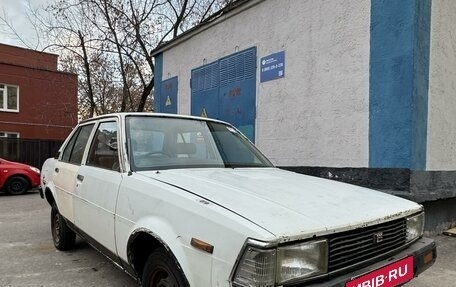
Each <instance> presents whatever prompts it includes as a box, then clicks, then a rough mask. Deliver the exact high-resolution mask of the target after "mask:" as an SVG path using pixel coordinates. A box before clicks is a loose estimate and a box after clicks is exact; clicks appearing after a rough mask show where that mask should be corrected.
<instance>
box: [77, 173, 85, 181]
mask: <svg viewBox="0 0 456 287" xmlns="http://www.w3.org/2000/svg"><path fill="white" fill-rule="evenodd" d="M76 178H77V179H78V180H79V181H83V180H84V176H83V175H80V174H78V176H77V177H76Z"/></svg>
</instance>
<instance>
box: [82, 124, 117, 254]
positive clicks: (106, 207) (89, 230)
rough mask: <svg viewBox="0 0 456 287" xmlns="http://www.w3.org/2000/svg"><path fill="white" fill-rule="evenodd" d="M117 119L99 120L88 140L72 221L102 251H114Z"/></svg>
mask: <svg viewBox="0 0 456 287" xmlns="http://www.w3.org/2000/svg"><path fill="white" fill-rule="evenodd" d="M118 136H119V133H118V122H117V120H116V119H115V118H112V119H106V120H103V121H101V122H100V123H99V124H98V126H97V128H96V131H95V134H94V136H93V138H92V142H91V144H90V149H89V152H88V155H87V160H86V163H85V164H83V165H82V166H81V168H80V169H79V170H78V175H77V188H76V194H75V201H74V213H75V214H74V216H75V224H76V226H77V227H78V228H79V229H81V231H82V232H84V233H85V234H86V235H88V236H89V237H90V238H89V239H92V240H94V241H93V242H92V244H94V245H96V247H97V248H99V249H102V251H106V250H105V248H106V249H108V251H109V252H110V253H112V254H115V253H116V245H115V240H114V219H115V208H116V200H117V192H118V189H119V186H120V183H121V181H122V173H121V172H120V171H121V164H120V157H119V150H118V148H119V147H120V145H118V143H117V142H118Z"/></svg>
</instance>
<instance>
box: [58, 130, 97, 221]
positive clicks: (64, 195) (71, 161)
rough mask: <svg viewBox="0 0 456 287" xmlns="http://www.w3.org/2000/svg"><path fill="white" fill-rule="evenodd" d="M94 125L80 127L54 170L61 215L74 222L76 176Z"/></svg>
mask: <svg viewBox="0 0 456 287" xmlns="http://www.w3.org/2000/svg"><path fill="white" fill-rule="evenodd" d="M93 127H94V124H93V123H89V124H86V125H82V126H79V127H78V128H77V129H76V130H75V131H74V132H73V134H72V135H71V138H70V140H68V141H67V142H66V144H65V146H64V147H63V150H62V151H61V154H60V156H59V159H58V161H57V163H56V165H55V168H54V171H53V173H54V175H53V182H54V186H55V196H56V201H57V206H58V208H59V212H60V214H62V215H63V216H64V217H65V218H66V219H68V220H69V221H71V222H74V213H73V196H74V191H75V188H76V175H77V173H78V170H79V168H80V166H81V163H82V161H83V159H84V155H85V153H86V148H87V146H88V144H87V143H88V141H89V138H90V135H91V133H92V130H93Z"/></svg>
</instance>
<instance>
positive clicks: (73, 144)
mask: <svg viewBox="0 0 456 287" xmlns="http://www.w3.org/2000/svg"><path fill="white" fill-rule="evenodd" d="M93 126H94V125H93V124H90V125H85V126H82V127H80V128H79V129H78V130H77V131H76V132H75V133H74V134H73V136H72V137H71V139H70V141H69V142H68V144H67V145H66V147H65V149H64V150H63V154H62V161H64V162H68V163H73V164H77V165H80V164H81V161H82V156H83V155H84V150H85V147H86V146H87V141H88V140H89V136H90V133H91V132H92V129H93Z"/></svg>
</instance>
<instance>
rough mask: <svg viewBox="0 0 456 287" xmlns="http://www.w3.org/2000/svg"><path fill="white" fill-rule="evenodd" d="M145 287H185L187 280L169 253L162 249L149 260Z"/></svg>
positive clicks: (156, 251)
mask: <svg viewBox="0 0 456 287" xmlns="http://www.w3.org/2000/svg"><path fill="white" fill-rule="evenodd" d="M142 286H144V287H184V286H187V284H185V279H184V277H183V276H182V273H181V271H180V270H179V268H178V267H177V266H176V263H175V262H174V260H172V259H171V258H170V256H169V254H168V252H167V251H166V250H165V249H164V248H160V249H157V250H155V251H154V252H152V253H151V254H150V256H149V259H147V262H146V265H145V267H144V272H143V276H142Z"/></svg>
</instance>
